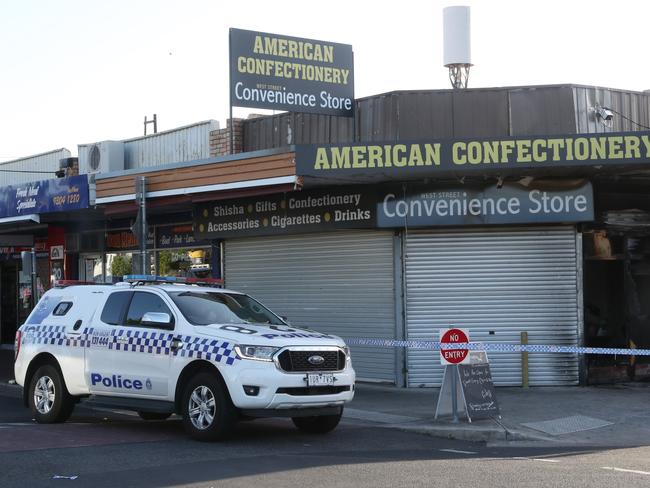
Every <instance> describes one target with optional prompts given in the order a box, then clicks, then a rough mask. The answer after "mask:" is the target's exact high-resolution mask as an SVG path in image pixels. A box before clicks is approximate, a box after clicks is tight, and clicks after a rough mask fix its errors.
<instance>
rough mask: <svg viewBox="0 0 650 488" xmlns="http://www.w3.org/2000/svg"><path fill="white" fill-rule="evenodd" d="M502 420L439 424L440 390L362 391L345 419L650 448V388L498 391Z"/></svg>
mask: <svg viewBox="0 0 650 488" xmlns="http://www.w3.org/2000/svg"><path fill="white" fill-rule="evenodd" d="M496 395H497V401H498V403H499V406H500V410H501V419H494V420H492V419H487V420H476V421H474V422H472V423H469V422H467V420H466V419H462V417H461V419H462V420H461V421H460V422H458V423H452V422H451V421H450V419H445V420H437V421H435V420H434V418H433V417H434V414H435V408H436V400H437V398H438V389H437V388H408V389H402V388H394V387H388V386H376V385H369V384H359V385H357V393H356V395H355V398H354V401H353V402H352V403H351V404H350V406H349V407H348V408H346V412H345V417H347V418H353V419H357V420H367V421H370V422H376V423H378V424H381V425H384V426H385V427H391V428H397V429H401V430H407V431H415V432H420V433H422V434H428V435H432V436H436V437H444V438H451V439H462V440H471V441H485V442H490V443H502V442H512V441H519V442H531V441H532V442H535V443H546V442H548V443H552V444H566V445H591V446H597V445H599V446H642V445H648V444H650V384H648V383H629V384H620V385H611V386H597V387H596V386H593V387H578V386H575V387H539V388H529V389H522V388H497V389H496Z"/></svg>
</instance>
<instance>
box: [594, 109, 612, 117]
mask: <svg viewBox="0 0 650 488" xmlns="http://www.w3.org/2000/svg"><path fill="white" fill-rule="evenodd" d="M596 113H597V114H598V117H600V118H601V119H603V120H612V119H613V118H614V112H612V111H611V110H610V109H608V108H606V107H600V108H599V109H598V111H597V112H596Z"/></svg>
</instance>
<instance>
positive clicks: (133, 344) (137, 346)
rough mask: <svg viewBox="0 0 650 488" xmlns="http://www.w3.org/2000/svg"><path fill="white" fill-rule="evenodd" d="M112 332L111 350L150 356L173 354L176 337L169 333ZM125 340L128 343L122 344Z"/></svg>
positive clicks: (146, 331)
mask: <svg viewBox="0 0 650 488" xmlns="http://www.w3.org/2000/svg"><path fill="white" fill-rule="evenodd" d="M112 332H113V333H112V335H111V336H110V341H109V343H108V348H109V349H115V350H116V351H128V352H143V353H148V354H166V355H169V354H170V353H171V349H170V346H171V342H172V339H173V337H174V336H173V335H172V334H169V333H167V332H155V331H148V330H125V329H116V330H114V331H112ZM123 340H125V341H126V342H121V341H123Z"/></svg>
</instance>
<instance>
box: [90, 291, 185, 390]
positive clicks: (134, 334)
mask: <svg viewBox="0 0 650 488" xmlns="http://www.w3.org/2000/svg"><path fill="white" fill-rule="evenodd" d="M165 318H166V319H167V320H165ZM174 324H175V317H174V314H173V313H172V310H171V307H170V306H169V304H168V303H167V300H166V298H165V297H163V296H162V295H160V294H158V293H156V292H155V291H153V290H135V291H133V290H130V291H117V292H114V293H112V294H111V295H110V296H109V297H108V300H107V301H106V304H105V306H104V309H103V311H102V313H101V316H100V318H99V320H97V321H95V325H96V326H97V327H96V330H93V334H92V337H91V344H90V351H89V354H87V355H86V365H87V369H86V371H87V380H88V384H89V389H90V391H91V393H94V394H98V395H99V394H101V395H115V396H145V397H151V398H158V399H166V398H167V396H168V386H169V380H168V378H169V368H170V358H171V356H170V347H169V346H170V344H171V339H172V334H173V329H174Z"/></svg>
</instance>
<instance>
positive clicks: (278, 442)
mask: <svg viewBox="0 0 650 488" xmlns="http://www.w3.org/2000/svg"><path fill="white" fill-rule="evenodd" d="M18 393H19V390H18V388H17V387H10V386H6V385H1V387H0V486H1V487H3V488H5V487H7V488H8V487H14V486H15V487H20V488H25V487H39V486H48V487H49V486H69V487H75V486H76V487H82V486H89V487H127V486H136V487H149V486H156V487H158V486H161V487H162V486H164V487H169V486H200V487H210V486H215V487H216V486H227V487H250V486H264V487H275V486H278V487H291V486H300V487H315V488H316V487H320V486H327V487H328V488H331V487H339V486H340V487H348V486H353V487H383V486H386V487H395V486H427V487H429V486H444V487H450V486H451V487H456V486H468V487H469V486H472V487H479V486H486V487H487V486H544V487H553V486H558V487H567V486H571V487H573V486H575V487H583V486H584V487H598V486H603V487H605V486H606V487H615V486H625V487H635V486H648V485H650V448H649V447H647V446H640V447H628V448H619V449H611V450H610V449H603V448H599V449H590V448H584V447H581V448H575V449H567V448H566V447H557V446H552V445H550V446H549V445H543V446H541V445H539V446H538V445H533V444H525V445H522V444H517V443H511V444H509V445H499V446H490V445H485V444H479V443H469V442H461V441H451V440H444V439H437V438H433V437H429V436H426V435H421V434H415V433H408V432H402V431H399V430H394V429H390V428H385V427H382V426H380V425H379V424H373V423H371V422H364V421H360V420H344V421H343V422H342V424H341V425H340V426H339V428H338V429H337V430H336V431H335V432H333V433H331V434H329V435H326V436H312V435H305V434H301V433H300V432H298V431H297V430H296V429H295V428H294V427H293V425H292V424H291V422H290V421H288V420H283V419H277V420H263V421H253V422H245V423H241V424H240V425H239V428H238V429H237V432H236V434H235V436H234V437H233V438H232V439H231V440H229V441H226V442H221V443H209V444H206V443H198V442H194V441H191V440H189V439H187V438H186V437H185V435H184V433H183V429H182V426H181V424H180V421H179V420H178V419H170V420H167V421H164V422H144V421H141V420H140V419H139V418H138V417H136V416H133V415H130V414H120V413H115V412H110V411H99V410H90V409H85V408H78V409H77V410H76V411H75V414H74V415H73V417H72V419H71V420H70V421H69V422H67V423H65V424H59V425H37V424H34V423H33V422H32V420H31V416H30V415H29V412H28V410H27V409H25V408H23V406H22V403H21V402H20V400H19V398H18ZM649 444H650V440H649ZM55 476H77V478H76V479H67V478H54V477H55Z"/></svg>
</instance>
